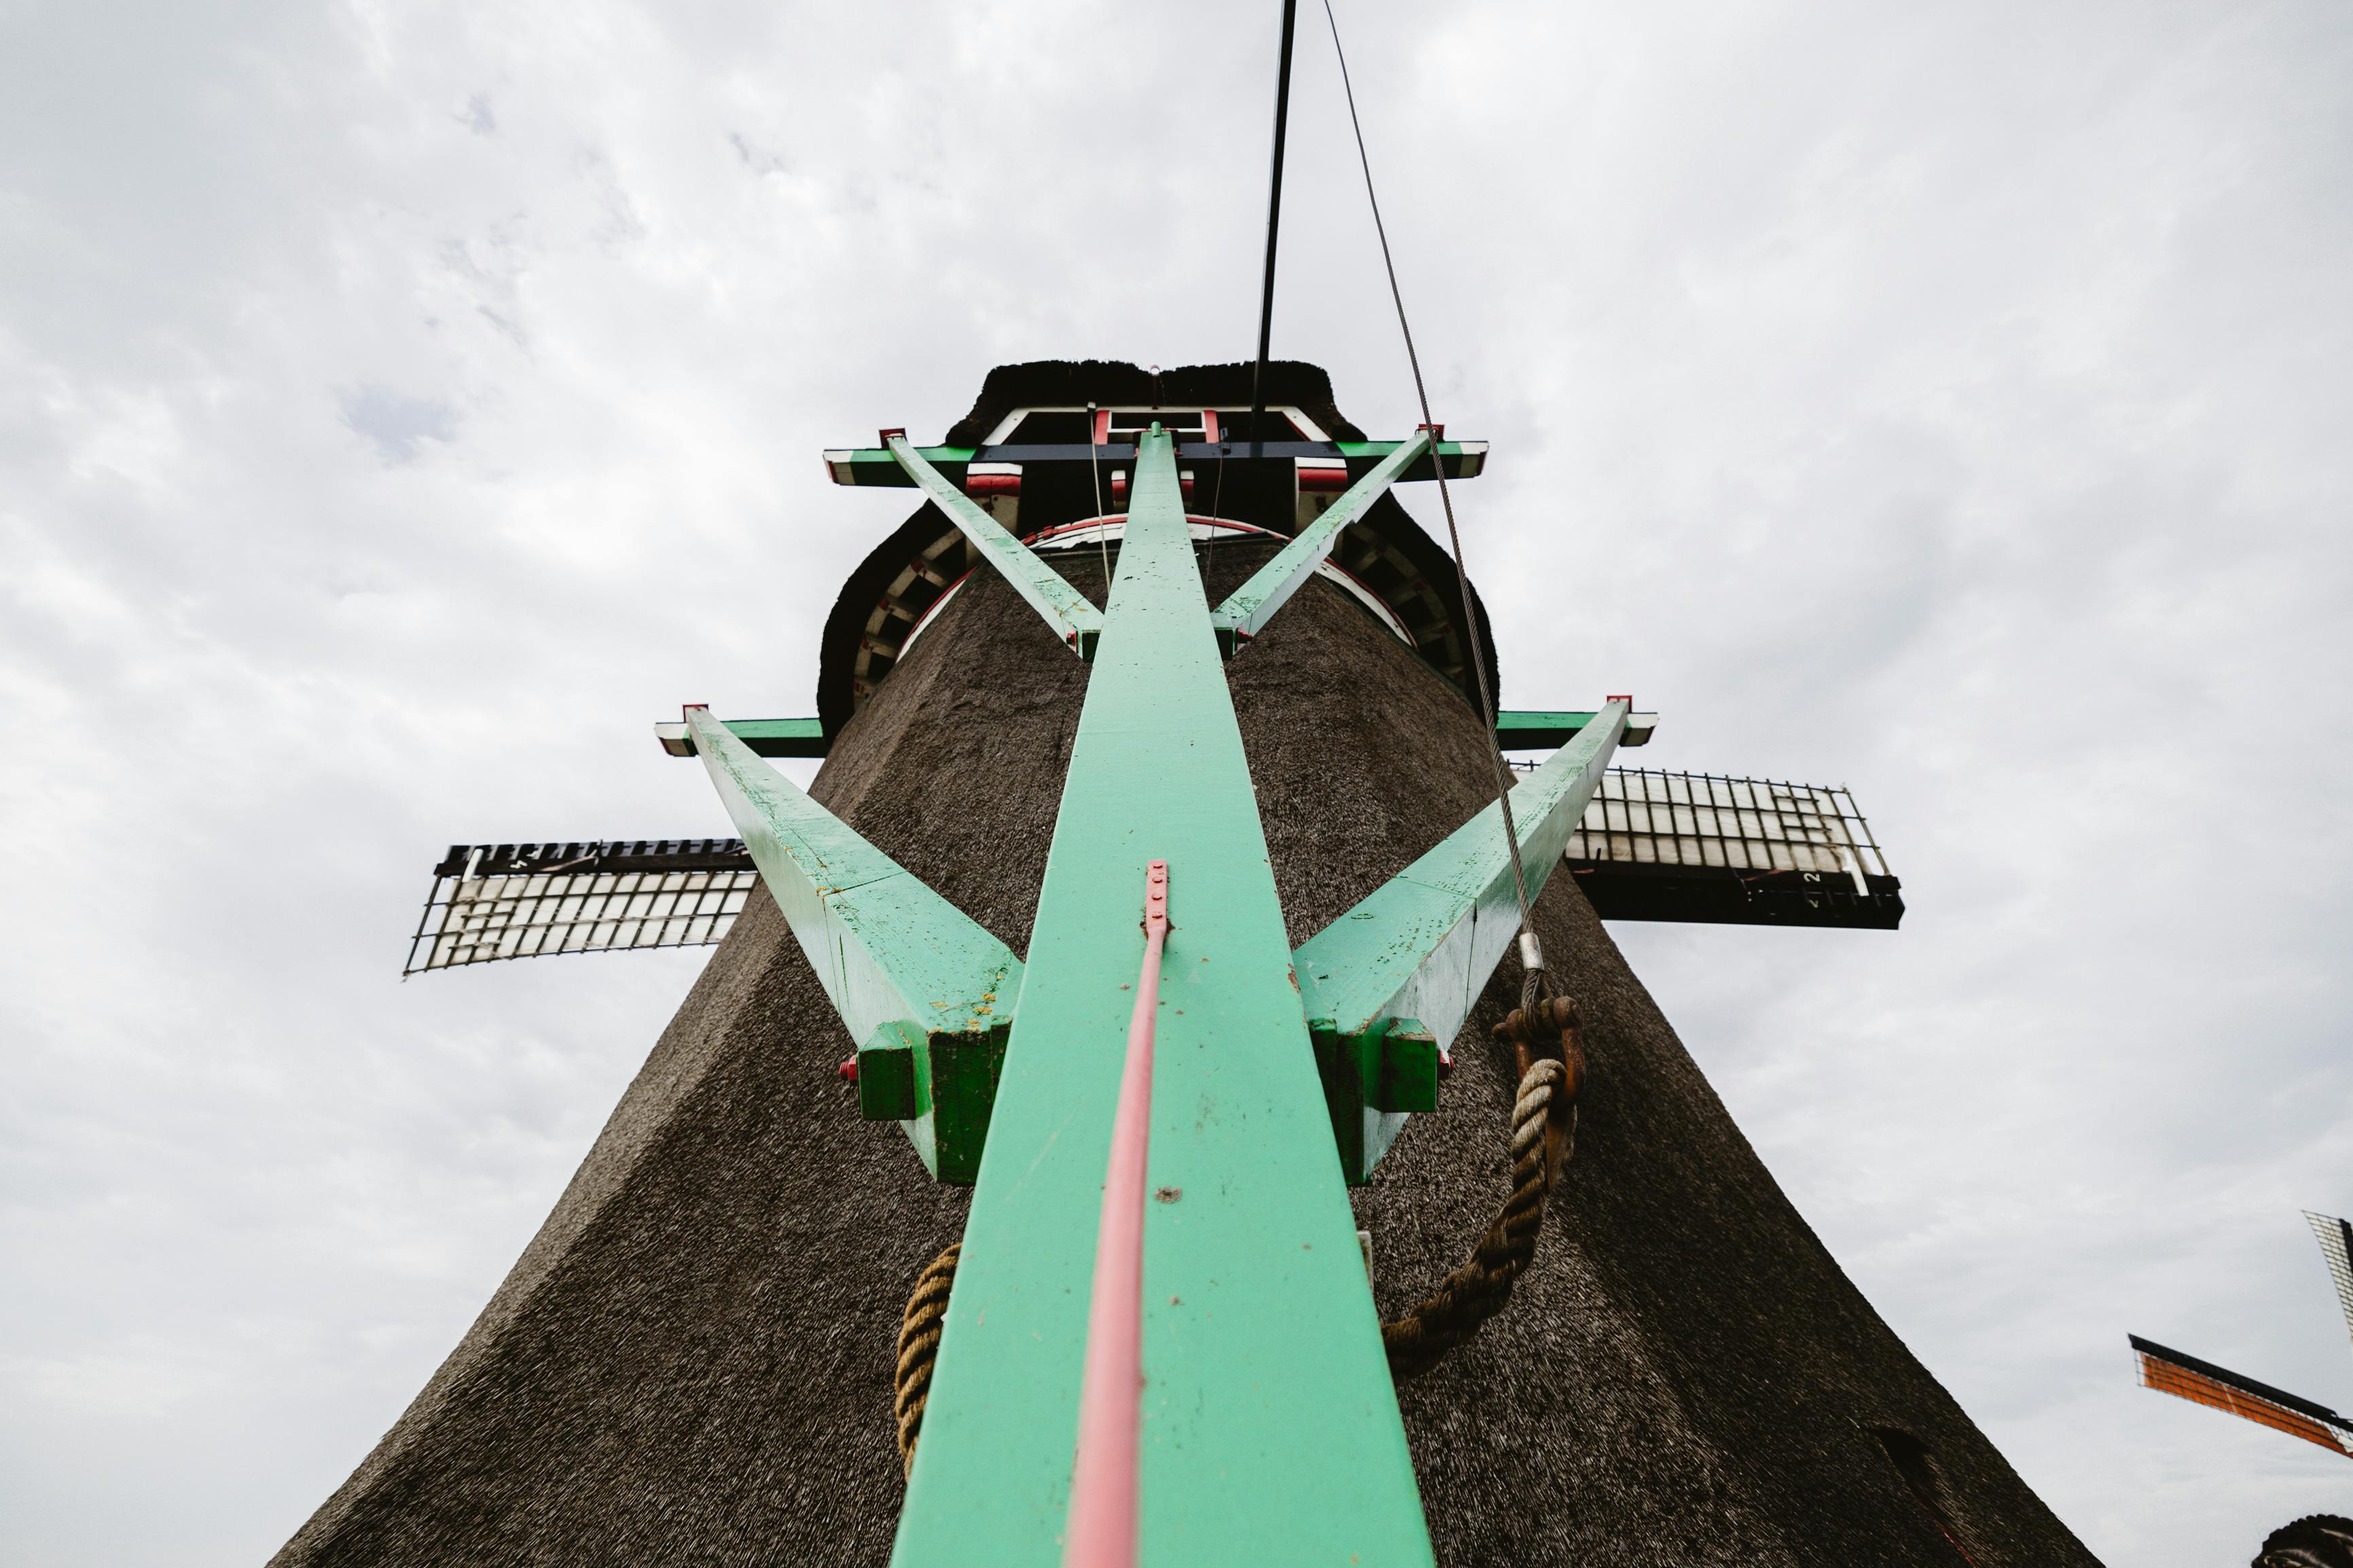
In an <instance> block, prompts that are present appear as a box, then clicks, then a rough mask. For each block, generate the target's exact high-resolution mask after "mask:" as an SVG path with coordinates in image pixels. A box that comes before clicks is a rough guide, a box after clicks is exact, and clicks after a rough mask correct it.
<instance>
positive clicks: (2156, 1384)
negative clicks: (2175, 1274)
mask: <svg viewBox="0 0 2353 1568" xmlns="http://www.w3.org/2000/svg"><path fill="white" fill-rule="evenodd" d="M2126 1337H2127V1338H2129V1339H2130V1340H2131V1341H2132V1348H2133V1354H2134V1358H2135V1360H2136V1361H2137V1362H2138V1363H2139V1366H2140V1383H2141V1386H2142V1387H2143V1388H2154V1389H2156V1390H2157V1391H2158V1393H2159V1394H2172V1395H2173V1396H2174V1397H2176V1398H2177V1399H2187V1400H2189V1402H2190V1403H2191V1404H2193V1405H2210V1406H2211V1407H2212V1408H2214V1409H2216V1410H2227V1411H2229V1412H2230V1413H2231V1414H2232V1415H2237V1416H2242V1417H2244V1418H2245V1419H2246V1420H2249V1421H2253V1422H2255V1423H2256V1424H2257V1425H2259V1426H2269V1427H2271V1428H2272V1429H2273V1430H2274V1431H2277V1432H2285V1433H2286V1434H2288V1435H2289V1436H2292V1437H2301V1438H2303V1439H2304V1440H2305V1441H2306V1442H2307V1443H2316V1444H2318V1445H2319V1446H2320V1447H2324V1448H2327V1449H2329V1450H2330V1451H2331V1452H2334V1453H2338V1454H2345V1455H2348V1456H2353V1421H2348V1420H2347V1419H2346V1418H2345V1417H2344V1416H2342V1415H2337V1412H2335V1411H2334V1410H2331V1409H2329V1408H2328V1406H2327V1405H2315V1404H2314V1403H2313V1402H2312V1401H2311V1400H2309V1399H2299V1398H2297V1397H2296V1396H2295V1394H2288V1393H2285V1392H2283V1391H2282V1390H2280V1389H2276V1388H2274V1387H2272V1386H2271V1385H2269V1384H2262V1383H2257V1382H2256V1381H2255V1380H2254V1379H2253V1378H2251V1377H2241V1376H2240V1375H2239V1374H2238V1373H2235V1372H2226V1371H2224V1370H2223V1369H2222V1368H2221V1367H2219V1366H2216V1365H2215V1364H2214V1363H2211V1362H2203V1361H2200V1360H2199V1359H2198V1358H2197V1357H2195V1356H2187V1355H2183V1354H2182V1353H2181V1352H2179V1351H2173V1350H2168V1349H2166V1348H2165V1347H2164V1346H2163V1345H2160V1344H2155V1343H2152V1342H2149V1341H2147V1340H2145V1339H2142V1338H2141V1337H2140V1336H2139V1335H2138V1334H2131V1335H2127V1336H2126Z"/></svg>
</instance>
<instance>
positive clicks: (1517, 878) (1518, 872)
mask: <svg viewBox="0 0 2353 1568" xmlns="http://www.w3.org/2000/svg"><path fill="white" fill-rule="evenodd" d="M1289 15H1290V4H1289V0H1285V5H1284V16H1285V25H1286V27H1287V26H1288V20H1289ZM1324 21H1326V22H1328V23H1329V24H1331V27H1332V53H1333V54H1334V56H1335V57H1336V58H1338V60H1339V62H1340V89H1341V90H1342V91H1343V92H1345V94H1346V95H1347V98H1348V127H1349V129H1350V130H1352V131H1354V132H1356V162H1357V163H1359V164H1360V165H1362V167H1363V168H1364V171H1365V199H1366V201H1367V202H1369V203H1370V204H1371V205H1372V209H1373V232H1374V233H1376V234H1377V235H1378V236H1380V241H1381V265H1382V267H1384V268H1387V269H1388V275H1389V298H1390V299H1391V300H1394V301H1395V302H1396V304H1397V319H1398V331H1399V332H1400V333H1402V334H1403V335H1404V337H1405V357H1406V363H1408V364H1410V365H1411V366H1412V367H1413V392H1414V396H1415V397H1417V398H1418V399H1419V400H1420V403H1421V422H1422V424H1423V425H1425V426H1429V427H1430V467H1431V468H1434V469H1435V470H1436V471H1437V474H1438V500H1439V503H1440V505H1441V506H1443V507H1444V508H1445V509H1446V542H1447V543H1448V544H1449V545H1451V546H1452V548H1453V552H1454V581H1455V584H1456V585H1457V586H1458V587H1459V588H1460V589H1461V593H1462V620H1463V628H1462V635H1463V640H1464V641H1466V642H1468V643H1469V644H1470V645H1471V670H1472V676H1473V678H1474V680H1475V682H1476V684H1477V686H1478V688H1479V716H1480V717H1481V718H1482V719H1483V720H1485V721H1486V723H1487V755H1488V756H1489V758H1490V759H1492V760H1493V763H1494V764H1495V804H1496V805H1498V806H1500V807H1501V808H1502V809H1503V814H1504V843H1505V845H1507V846H1508V847H1510V849H1511V852H1512V886H1513V889H1514V891H1516V892H1517V893H1518V894H1519V896H1520V934H1521V935H1522V936H1524V937H1533V936H1535V924H1534V922H1533V919H1532V916H1531V912H1530V910H1529V908H1528V874H1527V870H1526V868H1525V867H1523V866H1522V865H1521V864H1520V834H1519V829H1518V827H1517V826H1516V825H1514V822H1513V821H1512V785H1511V770H1510V769H1509V768H1507V767H1506V766H1504V749H1503V746H1502V744H1501V742H1499V741H1498V740H1497V738H1496V735H1495V697H1494V693H1493V691H1492V690H1491V689H1489V687H1488V685H1487V653H1486V649H1485V648H1484V647H1482V645H1481V643H1480V640H1479V618H1478V615H1477V613H1476V612H1475V611H1474V610H1473V609H1472V597H1471V574H1470V572H1469V570H1468V569H1467V568H1465V567H1464V565H1463V564H1462V535H1461V531H1460V530H1458V529H1457V528H1456V527H1455V525H1454V498H1453V496H1452V494H1451V493H1450V492H1449V491H1448V489H1447V488H1446V464H1445V462H1444V460H1443V459H1442V458H1440V457H1439V455H1438V429H1437V424H1436V422H1435V421H1434V420H1432V419H1431V418H1430V389H1429V388H1428V387H1427V386H1426V385H1424V384H1423V383H1422V379H1421V356H1420V355H1419V354H1418V353H1415V352H1414V347H1413V328H1412V327H1411V326H1409V325H1408V324H1407V322H1406V319H1405V295H1404V293H1403V292H1402V291H1401V290H1399V289H1398V277H1397V263H1396V262H1395V261H1394V260H1392V259H1391V258H1390V257H1389V231H1388V226H1387V225H1386V224H1384V223H1382V222H1381V198H1380V197H1379V196H1378V195H1375V194H1374V191H1373V160H1372V157H1371V155H1370V154H1369V153H1366V151H1365V127H1364V122H1363V121H1360V120H1358V119H1357V117H1356V88H1355V86H1354V85H1353V84H1352V83H1351V82H1350V81H1349V79H1348V55H1347V51H1346V50H1345V49H1343V48H1342V47H1340V19H1339V18H1338V17H1337V16H1334V15H1333V14H1332V0H1324ZM1289 43H1290V37H1289V34H1288V32H1286V33H1285V35H1284V45H1285V48H1284V55H1283V58H1284V63H1285V85H1286V87H1287V86H1288V84H1289V75H1288V66H1289V61H1290V51H1289V47H1288V46H1289ZM1275 145H1276V157H1277V159H1278V160H1280V159H1281V157H1282V152H1281V148H1282V141H1281V137H1280V133H1278V135H1277V140H1276V143H1275ZM1278 166H1279V163H1278ZM1273 290H1274V253H1273V249H1272V242H1271V240H1270V241H1269V248H1268V251H1267V298H1268V300H1269V302H1270V303H1271V301H1272V300H1273ZM1262 342H1263V337H1261V343H1262ZM1263 357H1264V350H1263V348H1262V347H1261V359H1263ZM1523 952H1524V956H1525V949H1524V950H1523ZM1530 967H1532V968H1533V967H1535V965H1531V966H1530Z"/></svg>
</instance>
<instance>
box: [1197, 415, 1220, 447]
mask: <svg viewBox="0 0 2353 1568" xmlns="http://www.w3.org/2000/svg"><path fill="white" fill-rule="evenodd" d="M1201 439H1202V440H1204V441H1207V442H1208V443H1209V445H1211V446H1212V447H1214V446H1216V445H1217V444H1218V411H1217V410H1216V409H1214V408H1204V409H1202V410H1201Z"/></svg>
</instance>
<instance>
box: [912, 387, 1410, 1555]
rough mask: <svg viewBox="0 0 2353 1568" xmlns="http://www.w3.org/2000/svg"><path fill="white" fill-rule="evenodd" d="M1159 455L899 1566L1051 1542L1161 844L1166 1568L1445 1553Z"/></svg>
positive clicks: (976, 1211) (1126, 551)
mask: <svg viewBox="0 0 2353 1568" xmlns="http://www.w3.org/2000/svg"><path fill="white" fill-rule="evenodd" d="M1137 470H1138V479H1137V483H1136V486H1135V491H1134V503H1133V507H1132V510H1131V513H1130V516H1129V521H1128V528H1127V532H1126V537H1125V540H1124V545H1123V549H1122V552H1121V555H1120V560H1119V565H1118V575H1117V577H1116V579H1115V581H1114V583H1113V588H1112V593H1111V599H1110V605H1109V609H1108V612H1107V615H1106V617H1105V620H1106V626H1105V631H1104V636H1103V643H1102V646H1101V647H1100V649H1099V651H1098V655H1097V658H1096V660H1095V664H1094V668H1093V670H1092V674H1091V675H1090V677H1089V684H1088V689H1087V695H1086V702H1085V706H1084V709H1083V711H1082V716H1081V721H1080V725H1079V731H1078V734H1077V736H1076V739H1075V741H1074V742H1073V745H1072V751H1071V763H1070V769H1069V773H1068V776H1067V779H1066V781H1065V784H1064V786H1063V793H1062V798H1061V805H1060V814H1059V816H1058V818H1057V821H1056V825H1055V830H1054V839H1053V845H1052V848H1051V850H1050V854H1049V856H1048V860H1047V868H1046V878H1045V883H1044V886H1043V888H1042V889H1041V892H1040V897H1039V908H1038V916H1037V921H1036V924H1035V926H1034V928H1033V932H1032V937H1031V942H1030V949H1029V955H1028V965H1027V967H1026V969H1025V971H1024V973H1023V979H1022V988H1021V994H1020V998H1019V1004H1018V1008H1017V1010H1016V1013H1015V1025H1014V1030H1013V1037H1012V1040H1011V1042H1010V1045H1009V1047H1008V1052H1007V1056H1006V1060H1005V1068H1004V1077H1003V1079H1002V1082H1001V1083H1000V1085H999V1087H998V1090H997V1102H996V1110H995V1112H994V1116H993V1119H992V1121H991V1124H990V1128H989V1136H988V1145H987V1152H985V1154H984V1155H983V1158H982V1163H981V1169H980V1179H979V1184H978V1186H977V1188H976V1191H975V1193H974V1195H973V1205H972V1213H971V1218H970V1220H969V1222H968V1224H967V1226H966V1227H965V1237H964V1252H963V1256H962V1260H961V1262H960V1265H959V1268H958V1271H957V1277H956V1283H955V1296H954V1298H953V1300H952V1301H951V1303H950V1310H949V1314H948V1321H947V1326H946V1330H945V1334H944V1338H943V1340H942V1342H941V1347H940V1359H939V1363H938V1369H937V1372H936V1373H935V1374H934V1383H933V1386H932V1391H931V1396H930V1403H929V1405H928V1407H927V1410H926V1413H925V1416H924V1423H923V1443H922V1446H921V1447H919V1449H918V1450H917V1454H916V1460H915V1467H914V1473H913V1477H912V1479H911V1485H910V1489H909V1492H908V1496H907V1502H906V1507H905V1510H904V1511H903V1513H902V1516H901V1520H900V1526H899V1535H898V1540H897V1544H896V1547H895V1550H894V1552H893V1556H892V1561H893V1562H894V1563H899V1564H902V1565H903V1568H917V1565H921V1568H932V1565H934V1564H946V1563H955V1564H959V1565H962V1564H973V1565H976V1568H989V1565H996V1564H1034V1565H1037V1568H1047V1565H1049V1564H1052V1563H1055V1562H1056V1561H1057V1560H1058V1558H1059V1557H1060V1536H1061V1534H1062V1531H1063V1527H1064V1522H1065V1518H1064V1516H1065V1510H1066V1508H1067V1506H1068V1503H1069V1488H1070V1479H1071V1461H1072V1455H1073V1445H1074V1443H1075V1441H1076V1436H1077V1427H1078V1419H1077V1418H1078V1398H1079V1389H1080V1382H1081V1369H1082V1358H1083V1355H1084V1339H1085V1323H1086V1314H1087V1302H1088V1290H1089V1282H1090V1279H1091V1277H1092V1268H1093V1262H1094V1237H1095V1229H1096V1220H1097V1217H1098V1208H1099V1205H1100V1202H1101V1198H1102V1193H1103V1172H1104V1168H1105V1159H1106V1157H1107V1153H1108V1150H1109V1146H1110V1138H1111V1130H1112V1119H1113V1106H1114V1102H1115V1100H1116V1097H1117V1093H1118V1087H1119V1079H1120V1073H1121V1061H1122V1041H1123V1039H1124V1034H1125V1025H1126V1022H1127V1016H1128V1013H1129V1011H1130V1009H1131V1007H1132V1005H1133V1003H1134V990H1133V989H1132V988H1133V987H1134V984H1135V975H1136V973H1137V969H1138V965H1139V963H1140V962H1141V959H1142V956H1143V953H1144V950H1145V933H1144V931H1143V930H1142V928H1141V926H1140V923H1139V921H1138V919H1137V910H1136V897H1135V891H1136V889H1137V887H1138V886H1139V885H1140V884H1141V882H1142V880H1143V877H1144V873H1145V867H1146V864H1147V863H1148V862H1149V861H1151V860H1154V859H1165V860H1166V861H1167V862H1168V867H1169V877H1170V882H1171V886H1172V888H1173V889H1174V898H1173V900H1172V902H1171V908H1170V911H1169V913H1170V920H1171V925H1172V929H1171V931H1170V932H1169V935H1168V942H1167V950H1166V956H1165V959H1164V962H1163V964H1162V970H1161V980H1162V985H1163V991H1162V997H1161V1009H1160V1013H1161V1016H1160V1022H1159V1026H1158V1030H1157V1035H1158V1041H1157V1047H1156V1053H1155V1059H1156V1064H1157V1065H1156V1068H1155V1094H1154V1097H1153V1117H1152V1128H1151V1153H1150V1184H1151V1186H1152V1188H1153V1190H1154V1193H1155V1201H1154V1202H1153V1203H1152V1204H1151V1205H1149V1209H1148V1212H1147V1214H1146V1216H1145V1254H1144V1269H1145V1293H1144V1299H1145V1321H1144V1341H1143V1343H1144V1352H1143V1364H1144V1375H1145V1397H1144V1425H1143V1445H1144V1458H1143V1558H1144V1561H1145V1562H1146V1563H1152V1564H1154V1565H1155V1568H1174V1565H1176V1564H1180V1563H1187V1564H1189V1563H1199V1564H1211V1563H1215V1564H1225V1563H1332V1564H1335V1568H1337V1565H1341V1564H1347V1563H1358V1564H1363V1565H1366V1568H1372V1565H1376V1564H1379V1565H1388V1564H1417V1565H1418V1564H1426V1563H1430V1560H1431V1558H1430V1545H1429V1538H1428V1534H1427V1531H1426V1530H1425V1528H1424V1526H1423V1523H1422V1518H1421V1508H1420V1500H1419V1496H1418V1494H1417V1492H1416V1489H1415V1485H1414V1479H1413V1471H1412V1467H1411V1464H1410V1461H1409V1456H1408V1454H1407V1451H1406V1446H1405V1434H1404V1429H1403V1426H1402V1423H1401V1422H1400V1420H1399V1418H1398V1408H1397V1401H1396V1395H1395V1391H1394V1389H1393V1388H1392V1387H1391V1384H1390V1382H1389V1376H1388V1365H1387V1363H1386V1360H1385V1359H1384V1356H1383V1354H1382V1350H1381V1343H1380V1334H1379V1325H1378V1321H1377V1315H1376V1313H1375V1311H1374V1309H1373V1302H1372V1296H1371V1292H1370V1289H1369V1288H1368V1286H1367V1283H1366V1277H1365V1270H1364V1267H1363V1263H1362V1261H1361V1258H1360V1257H1359V1255H1358V1251H1357V1247H1356V1224H1355V1220H1354V1219H1353V1217H1352V1216H1351V1215H1350V1213H1349V1210H1348V1204H1347V1195H1346V1189H1345V1185H1344V1184H1343V1182H1342V1180H1341V1173H1340V1169H1339V1165H1338V1163H1337V1162H1336V1161H1335V1159H1334V1158H1333V1156H1332V1153H1331V1148H1332V1145H1331V1142H1330V1132H1329V1126H1330V1121H1329V1113H1328V1111H1327V1109H1326V1105H1325V1101H1324V1093H1323V1089H1322V1086H1321V1083H1320V1081H1319V1079H1318V1075H1317V1071H1316V1066H1315V1058H1314V1050H1313V1048H1312V1047H1311V1045H1310V1042H1309V1040H1308V1036H1307V1028H1306V1020H1305V1016H1304V1014H1303V1011H1302V1009H1301V1005H1300V997H1299V993H1298V990H1297V985H1296V982H1295V981H1294V979H1293V975H1292V973H1291V967H1290V964H1289V962H1288V959H1289V954H1288V952H1287V947H1288V944H1287V942H1286V940H1285V937H1284V931H1283V921H1282V908H1281V905H1280V903H1279V901H1278V900H1277V898H1276V894H1275V889H1274V879H1273V875H1272V871H1271V868H1270V866H1269V863H1268V858H1267V850H1266V841H1265V837H1264V834H1263V832H1262V831H1261V827H1260V824H1259V817H1258V809H1257V803H1256V800H1255V798H1254V797H1253V795H1252V791H1251V787H1250V769H1249V766H1248V763H1247V761H1246V760H1245V758H1244V756H1243V752H1242V745H1241V737H1240V731H1239V729H1238V727H1237V725H1236V723H1235V720H1234V713H1233V707H1232V703H1231V700H1230V699H1229V695H1228V692H1227V689H1226V683H1225V676H1224V670H1223V666H1222V662H1221V660H1220V658H1219V654H1218V648H1217V641H1216V637H1215V635H1214V633H1213V630H1212V628H1211V626H1210V621H1209V609H1208V603H1207V600H1206V599H1205V597H1204V596H1203V594H1202V590H1201V581H1200V576H1199V574H1198V570H1197V568H1196V565H1195V562H1194V555H1193V550H1192V546H1191V543H1190V542H1189V540H1188V538H1187V531H1186V526H1185V519H1184V512H1183V505H1182V501H1181V499H1180V494H1179V489H1178V485H1177V477H1176V464H1175V460H1174V457H1173V453H1172V449H1171V443H1170V441H1169V439H1168V437H1166V435H1164V434H1157V433H1155V434H1152V435H1149V436H1147V437H1145V439H1144V441H1143V442H1142V443H1141V445H1140V450H1139V453H1138V458H1137Z"/></svg>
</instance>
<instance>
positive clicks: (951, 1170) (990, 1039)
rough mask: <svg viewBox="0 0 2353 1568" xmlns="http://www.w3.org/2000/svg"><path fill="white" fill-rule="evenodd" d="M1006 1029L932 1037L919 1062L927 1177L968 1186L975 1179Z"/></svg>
mask: <svg viewBox="0 0 2353 1568" xmlns="http://www.w3.org/2000/svg"><path fill="white" fill-rule="evenodd" d="M1006 1035H1007V1028H1006V1026H998V1027H997V1028H994V1029H991V1030H989V1031H988V1032H987V1034H980V1035H951V1034H946V1033H938V1034H934V1035H933V1036H932V1037H931V1039H930V1040H929V1042H927V1044H926V1046H925V1048H924V1050H923V1054H922V1057H921V1064H922V1065H921V1068H920V1077H921V1079H922V1090H921V1095H920V1098H921V1100H922V1101H923V1110H924V1111H925V1112H926V1113H928V1114H929V1116H930V1118H931V1133H932V1135H931V1140H930V1142H931V1146H932V1174H933V1175H934V1177H936V1178H938V1179H939V1180H941V1181H943V1182H953V1183H955V1184H957V1185H959V1186H970V1185H971V1184H973V1182H974V1181H976V1179H978V1177H979V1175H980V1153H981V1149H982V1147H983V1145H985V1144H986V1143H987V1142H988V1121H989V1117H990V1115H991V1114H992V1113H993V1112H994V1111H995V1110H996V1109H997V1079H999V1078H1000V1077H1002V1076H1003V1075H1004V1072H1005V1040H1006Z"/></svg>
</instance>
